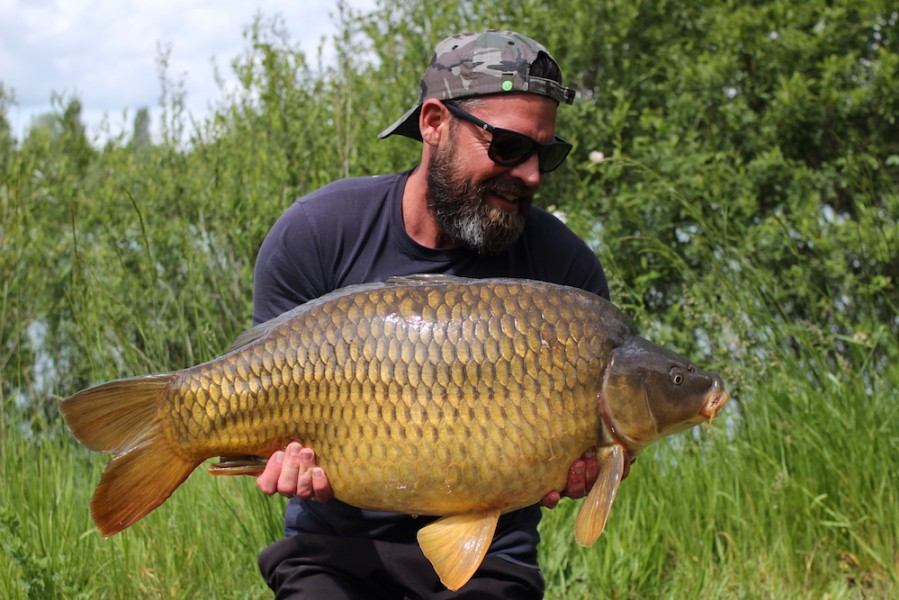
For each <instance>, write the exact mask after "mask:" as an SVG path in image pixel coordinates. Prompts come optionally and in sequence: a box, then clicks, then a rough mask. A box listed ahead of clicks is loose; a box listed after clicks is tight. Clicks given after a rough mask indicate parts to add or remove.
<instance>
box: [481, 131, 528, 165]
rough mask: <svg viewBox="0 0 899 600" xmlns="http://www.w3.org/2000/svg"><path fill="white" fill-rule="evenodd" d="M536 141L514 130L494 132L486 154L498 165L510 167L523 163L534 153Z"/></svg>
mask: <svg viewBox="0 0 899 600" xmlns="http://www.w3.org/2000/svg"><path fill="white" fill-rule="evenodd" d="M535 146H536V142H534V140H532V139H531V138H529V137H527V136H526V135H521V134H518V133H515V132H514V131H502V132H499V131H497V132H495V133H494V134H493V141H492V142H491V143H490V150H489V151H488V156H490V159H491V160H492V161H493V162H495V163H496V164H498V165H503V166H507V167H511V166H514V165H518V164H521V163H523V162H524V161H525V160H527V158H528V157H529V156H530V155H531V154H533V153H534V147H535Z"/></svg>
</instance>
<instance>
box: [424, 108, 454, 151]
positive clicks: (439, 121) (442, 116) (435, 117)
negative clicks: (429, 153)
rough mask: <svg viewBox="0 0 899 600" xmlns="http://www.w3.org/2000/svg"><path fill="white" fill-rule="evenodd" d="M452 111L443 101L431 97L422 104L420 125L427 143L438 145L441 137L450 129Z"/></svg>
mask: <svg viewBox="0 0 899 600" xmlns="http://www.w3.org/2000/svg"><path fill="white" fill-rule="evenodd" d="M449 120H450V112H449V111H448V110H447V109H446V107H445V106H444V105H443V103H442V102H440V101H439V100H435V99H433V98H429V99H427V100H425V101H424V103H423V104H422V105H421V112H420V113H419V115H418V127H419V130H420V131H421V139H422V141H423V142H424V143H425V144H428V145H431V146H436V145H437V144H438V143H439V142H440V138H441V136H443V135H446V132H447V131H449Z"/></svg>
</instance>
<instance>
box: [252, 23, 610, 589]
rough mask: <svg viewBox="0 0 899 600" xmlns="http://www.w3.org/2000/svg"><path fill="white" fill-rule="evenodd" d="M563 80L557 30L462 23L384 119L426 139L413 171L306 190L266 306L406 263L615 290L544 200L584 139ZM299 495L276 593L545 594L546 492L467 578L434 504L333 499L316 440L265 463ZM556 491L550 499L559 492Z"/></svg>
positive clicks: (394, 128)
mask: <svg viewBox="0 0 899 600" xmlns="http://www.w3.org/2000/svg"><path fill="white" fill-rule="evenodd" d="M573 98H574V91H573V90H570V89H568V88H565V87H563V86H562V85H561V73H560V70H559V67H558V65H557V63H556V62H555V60H554V59H553V58H552V57H551V56H550V55H549V53H548V52H547V51H546V49H545V48H543V46H541V45H540V44H538V43H536V42H534V41H533V40H531V39H529V38H527V37H525V36H522V35H520V34H517V33H513V32H496V31H487V32H483V33H479V34H462V35H456V36H453V37H450V38H448V39H446V40H444V41H442V42H441V43H440V44H438V46H437V48H436V51H435V54H434V57H433V59H432V61H431V64H430V66H428V68H427V70H426V71H425V74H424V76H423V77H422V79H421V95H420V98H419V102H418V103H417V104H416V105H415V106H414V107H413V108H412V109H411V110H409V111H408V112H407V113H406V114H405V115H403V116H402V117H401V118H400V119H399V120H398V121H396V122H395V123H394V124H393V125H391V126H390V127H389V128H387V129H386V130H385V131H383V132H382V133H381V134H380V137H381V138H384V137H387V136H390V135H394V134H399V135H404V136H407V137H410V138H413V139H416V140H420V141H422V154H421V162H420V164H419V165H418V166H417V167H415V168H414V169H412V170H411V171H407V172H403V173H396V174H392V175H384V176H378V177H368V178H355V179H348V180H343V181H338V182H335V183H332V184H330V185H327V186H325V187H323V188H321V189H320V190H317V191H315V192H313V193H311V194H309V195H308V196H305V197H304V198H301V199H300V200H298V201H297V202H296V203H294V204H293V205H292V206H291V207H290V208H289V209H288V210H287V211H286V212H285V213H284V215H282V216H281V218H280V219H279V220H278V221H277V223H276V224H275V225H274V227H273V228H272V230H271V232H270V233H269V234H268V236H267V237H266V239H265V241H264V243H263V245H262V247H261V249H260V251H259V256H258V259H257V263H256V273H255V290H254V320H255V321H256V322H257V323H258V322H262V321H266V320H268V319H271V318H273V317H275V316H277V315H279V314H281V313H283V312H285V311H287V310H289V309H291V308H293V307H294V306H296V305H298V304H301V303H303V302H307V301H309V300H312V299H313V298H317V297H319V296H321V295H323V294H325V293H327V292H330V291H332V290H335V289H337V288H341V287H344V286H347V285H350V284H357V283H364V282H373V281H382V280H384V279H386V278H387V277H390V276H394V275H410V274H415V273H446V274H452V275H459V276H465V277H522V278H528V279H537V280H543V281H549V282H555V283H561V284H566V285H570V286H576V287H580V288H583V289H586V290H589V291H592V292H594V293H596V294H599V295H602V296H604V297H606V298H608V295H609V292H608V286H607V283H606V278H605V274H604V273H603V270H602V267H601V265H600V264H599V261H598V260H597V258H596V256H595V255H594V254H593V252H591V251H590V249H589V248H588V247H587V246H586V244H584V242H583V241H581V240H580V239H578V238H577V237H576V236H575V235H574V234H573V233H572V232H571V231H570V230H569V229H568V228H567V227H566V226H565V225H564V224H562V223H561V222H560V221H559V220H558V219H556V218H555V217H553V216H552V215H550V214H549V213H547V212H546V211H543V210H541V209H539V208H537V207H533V206H531V204H532V201H533V197H534V194H535V193H536V191H537V189H538V188H539V185H540V183H541V181H542V178H543V176H544V174H545V173H547V172H549V171H552V170H553V169H555V168H557V167H558V166H559V165H560V164H561V162H562V161H563V160H564V159H565V157H566V156H567V154H568V152H569V151H570V149H571V146H570V145H569V144H567V142H564V141H563V140H562V139H561V138H558V137H556V135H555V125H556V110H557V108H558V106H559V104H560V103H566V104H570V103H571V102H572V100H573ZM595 477H596V462H595V459H593V458H592V456H590V455H589V454H588V455H587V456H585V457H584V458H583V459H582V460H579V461H577V462H576V463H575V464H574V465H572V467H571V470H570V472H569V479H568V484H567V488H566V494H567V495H569V496H571V497H573V498H580V497H582V496H583V495H584V494H585V493H586V491H587V489H588V488H589V487H590V485H592V483H593V480H594V479H595ZM258 486H259V488H260V489H261V490H262V491H264V492H265V493H268V494H272V493H275V492H279V493H281V494H284V495H288V496H293V497H292V499H291V501H290V503H289V504H288V508H287V516H286V526H285V530H286V533H287V537H286V538H285V539H283V540H281V541H279V542H276V543H275V544H272V545H271V546H269V547H268V548H266V549H265V550H264V551H263V552H262V554H261V555H260V568H261V569H262V572H263V575H264V576H265V578H266V581H267V582H268V584H269V585H270V586H271V587H272V589H273V590H275V591H276V594H277V597H278V598H287V597H295V598H328V599H333V598H397V599H402V598H419V597H427V598H440V597H444V595H445V594H448V595H446V596H445V597H453V598H474V597H493V598H540V597H542V595H543V579H542V576H541V574H540V571H539V569H538V567H537V550H536V546H537V542H538V540H539V536H538V534H537V524H538V523H539V520H540V507H539V506H533V507H529V508H526V509H522V510H518V511H514V512H512V513H509V514H507V515H504V516H503V517H502V518H501V519H500V522H499V525H498V526H497V529H496V534H495V537H494V540H493V542H492V544H491V547H490V550H489V551H488V554H487V556H486V558H485V559H484V562H483V563H482V565H481V567H480V568H479V569H478V571H477V572H476V573H475V575H474V577H473V578H472V579H471V581H469V582H468V583H467V584H466V585H465V586H463V587H462V589H460V590H459V591H458V592H456V593H453V594H450V593H449V592H448V591H447V590H446V589H445V588H444V587H443V586H442V585H441V584H440V582H439V580H438V579H437V577H436V575H435V573H434V571H433V569H432V568H431V565H430V564H429V563H428V562H427V559H425V558H424V555H423V554H422V553H421V551H420V550H419V548H418V545H417V542H416V537H415V536H416V533H417V531H418V529H420V528H421V527H422V526H424V525H426V524H427V523H429V522H430V521H431V520H433V519H432V518H430V517H418V518H416V517H412V516H409V515H397V514H391V513H378V512H374V511H366V510H360V509H356V508H354V507H351V506H349V505H346V504H343V503H341V502H339V501H337V500H333V499H332V494H331V491H330V487H329V485H328V481H327V476H326V474H325V473H324V472H323V471H322V469H321V468H319V467H316V466H315V459H314V454H313V452H312V450H311V449H309V448H302V447H301V446H300V445H299V444H297V443H292V444H290V445H289V446H288V448H287V449H286V451H283V452H278V453H276V454H275V455H273V456H272V458H271V460H270V461H269V463H268V465H267V467H266V470H265V472H264V473H263V474H262V475H260V476H259V478H258ZM558 501H559V494H558V493H556V492H553V493H550V494H548V495H547V496H546V497H545V498H544V500H543V504H544V505H545V506H548V507H553V506H555V505H556V504H557V503H558Z"/></svg>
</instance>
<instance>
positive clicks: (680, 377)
mask: <svg viewBox="0 0 899 600" xmlns="http://www.w3.org/2000/svg"><path fill="white" fill-rule="evenodd" d="M668 378H669V379H670V380H671V383H673V384H674V385H680V384H682V383H683V382H684V373H683V371H681V370H680V368H678V367H671V370H670V371H668Z"/></svg>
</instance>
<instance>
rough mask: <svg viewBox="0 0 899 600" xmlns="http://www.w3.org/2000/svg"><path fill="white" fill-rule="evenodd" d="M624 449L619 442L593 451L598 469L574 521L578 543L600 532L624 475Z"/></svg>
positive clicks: (584, 543)
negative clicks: (591, 487)
mask: <svg viewBox="0 0 899 600" xmlns="http://www.w3.org/2000/svg"><path fill="white" fill-rule="evenodd" d="M624 457H625V451H624V448H622V447H621V446H619V445H615V446H610V447H606V448H601V449H600V450H599V451H598V452H597V454H596V462H597V466H598V467H599V473H598V474H597V476H596V483H594V484H593V489H591V490H590V494H588V495H587V497H586V498H585V499H584V503H583V504H582V505H581V509H580V510H579V511H578V513H577V519H576V520H575V523H574V537H575V539H576V540H577V543H578V544H580V545H581V546H592V545H593V543H594V542H595V541H596V540H597V539H599V536H600V535H602V530H603V529H605V527H606V520H607V519H608V518H609V511H610V510H611V509H612V502H614V501H615V495H616V494H617V493H618V486H619V484H620V483H621V478H622V477H623V476H624V460H625V459H624Z"/></svg>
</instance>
